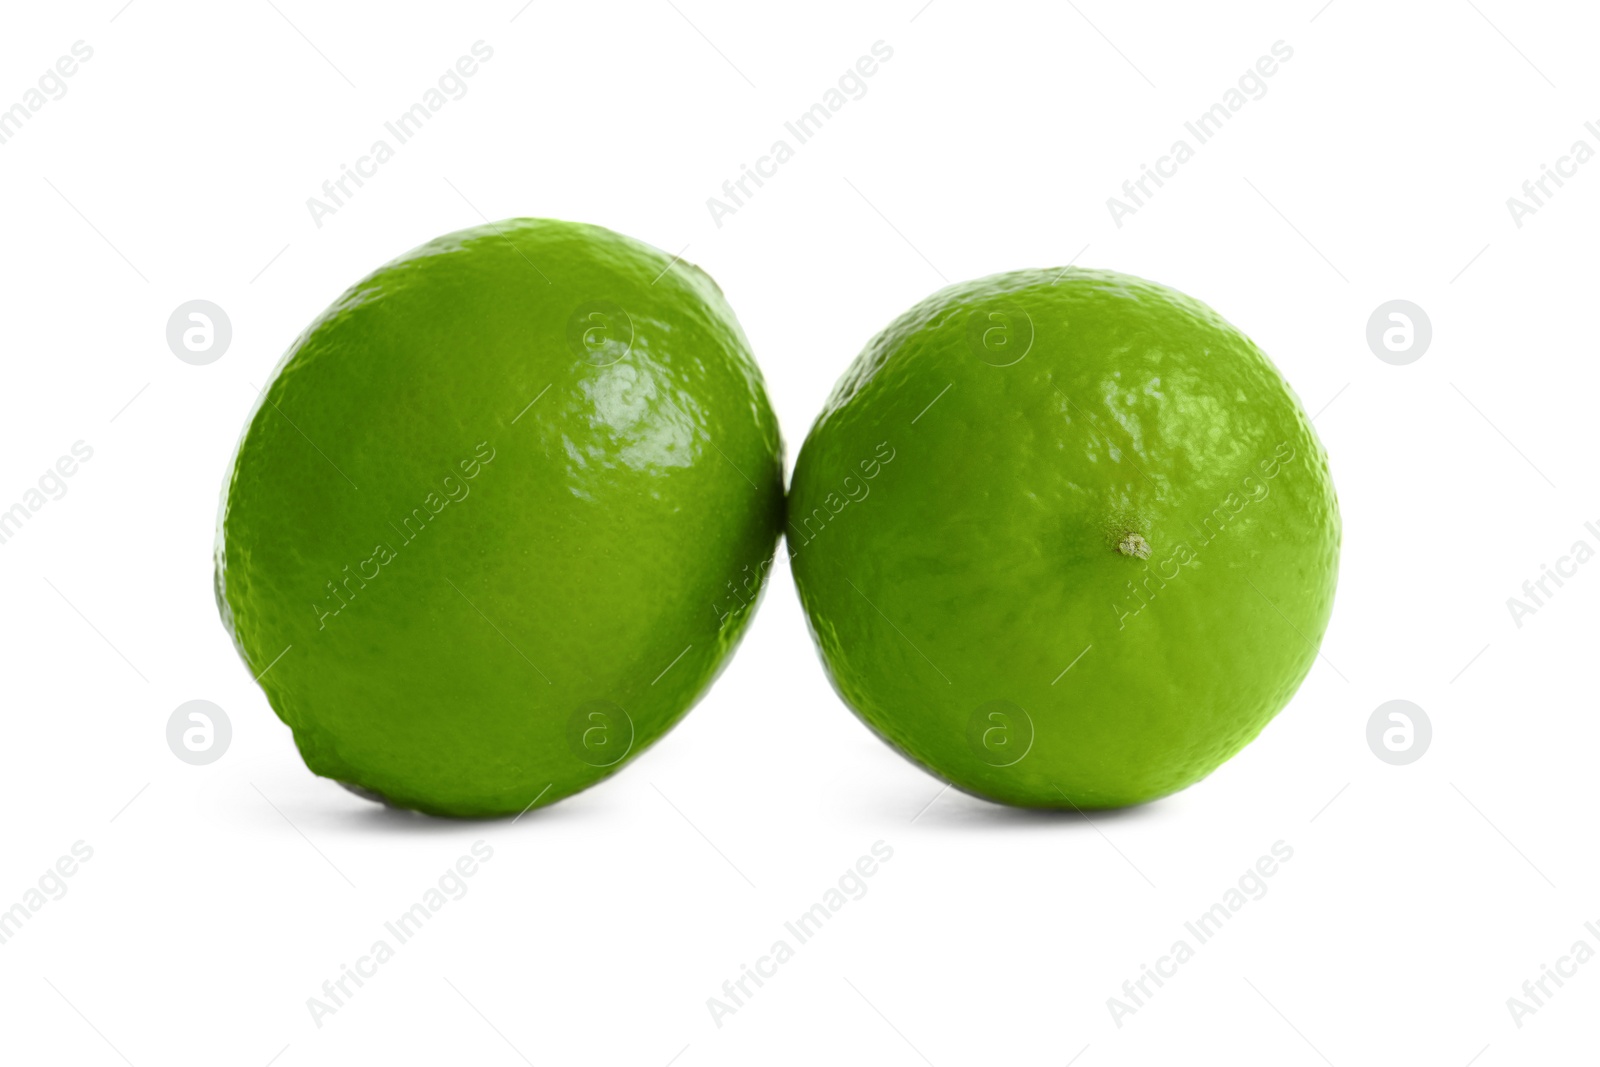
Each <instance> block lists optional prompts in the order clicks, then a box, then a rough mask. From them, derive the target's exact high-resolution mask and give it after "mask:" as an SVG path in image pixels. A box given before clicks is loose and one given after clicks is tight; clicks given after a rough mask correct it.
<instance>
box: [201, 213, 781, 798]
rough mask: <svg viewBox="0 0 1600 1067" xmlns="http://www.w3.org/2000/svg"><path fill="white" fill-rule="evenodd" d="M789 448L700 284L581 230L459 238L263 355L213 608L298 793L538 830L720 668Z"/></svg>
mask: <svg viewBox="0 0 1600 1067" xmlns="http://www.w3.org/2000/svg"><path fill="white" fill-rule="evenodd" d="M782 451H783V446H782V442H781V440H780V438H779V434H778V427H777V422H776V420H775V418H774V416H773V413H772V410H771V407H770V406H769V404H768V401H767V397H766V393H765V389H764V386H763V384H762V379H761V374H760V371H759V370H758V369H757V368H756V365H755V363H754V361H753V360H752V358H751V355H750V351H749V345H748V343H747V342H746V340H745V337H744V334H743V332H742V331H741V330H740V328H739V324H738V322H737V321H736V320H735V318H734V315H733V312H732V310H730V309H729V307H728V305H727V303H726V301H725V300H724V299H723V296H722V292H721V290H719V289H718V288H717V286H716V285H715V283H713V282H712V281H711V279H710V278H709V277H707V276H706V275H705V274H704V273H702V272H701V271H700V270H698V269H697V268H695V267H692V266H689V265H688V264H685V263H682V262H678V261H675V259H674V258H673V257H669V256H667V255H666V254H664V253H662V252H660V251H658V250H657V249H654V248H651V247H650V246H648V245H645V244H642V243H640V242H638V241H635V240H632V239H630V238H627V237H624V236H621V235H620V234H616V233H612V232H610V231H609V230H605V229H601V228H600V227H597V226H586V225H579V224H575V223H568V222H556V221H550V220H545V219H516V220H512V221H508V222H503V223H498V224H490V225H487V226H483V227H480V228H477V229H471V230H463V231H461V232H460V233H453V234H449V235H447V236H444V237H440V238H438V239H437V240H435V241H432V242H430V243H428V244H426V245H424V246H422V247H421V248H418V249H416V250H414V251H412V252H409V253H407V254H406V255H404V256H401V257H400V258H399V259H397V260H395V261H394V262H392V263H390V264H388V265H387V266H384V267H382V268H380V269H378V270H377V271H376V272H374V273H373V274H371V275H369V276H368V277H367V278H365V279H364V280H362V281H360V282H358V283H357V284H356V285H355V286H353V287H352V288H351V289H349V290H348V291H347V292H346V293H345V294H344V295H343V296H341V297H340V298H339V299H338V300H337V301H335V302H334V304H333V306H332V307H330V308H329V309H328V310H327V311H325V312H324V313H323V314H322V316H321V317H320V318H318V319H317V320H316V321H315V322H314V323H312V324H311V326H310V327H309V328H308V329H307V330H306V331H305V332H304V333H303V334H302V335H301V336H300V337H299V338H298V339H297V340H296V341H295V343H294V344H293V346H292V347H291V348H290V350H289V352H288V354H287V355H286V356H285V357H284V359H283V362H282V363H281V364H280V365H279V367H278V370H277V373H276V376H275V377H274V379H273V380H272V382H271V384H270V385H269V386H268V388H267V389H266V391H265V392H264V393H263V395H262V396H261V398H260V401H259V402H258V404H257V406H256V409H255V411H254V412H253V413H252V414H251V416H250V420H249V423H248V425H247V426H246V428H245V431H244V436H243V438H242V439H241V440H240V442H239V449H238V454H237V456H236V457H235V459H234V462H233V467H232V472H231V474H230V475H229V477H228V481H227V486H226V489H225V494H224V500H223V507H222V514H221V518H220V520H219V531H218V539H217V549H216V588H217V603H218V607H219V608H220V610H221V612H222V617H223V622H224V623H225V625H226V626H227V627H228V629H229V630H230V631H231V632H232V634H233V637H234V641H235V643H236V644H237V645H238V648H239V651H240V653H241V654H242V655H243V657H244V659H245V662H246V663H247V664H248V666H249V667H250V670H251V672H252V673H253V674H254V675H256V676H257V678H258V680H259V682H260V684H261V687H262V688H263V689H264V690H265V691H266V695H267V698H268V700H269V701H270V702H271V704H272V707H273V709H274V710H275V711H276V712H277V713H278V715H279V717H280V718H282V719H283V721H284V722H285V723H287V724H288V725H289V726H290V727H291V729H292V730H293V732H294V738H295V742H296V744H297V745H298V746H299V749H300V753H301V755H302V756H303V757H304V758H305V761H306V764H307V765H308V766H309V767H310V768H311V770H313V771H314V772H316V773H317V774H320V775H325V776H327V777H330V778H334V779H337V780H339V781H340V782H343V783H346V784H348V785H350V786H351V787H352V788H354V789H356V790H357V791H358V792H362V793H365V794H368V795H375V796H376V797H378V798H381V799H383V800H386V801H388V802H390V803H392V804H394V805H397V806H402V807H409V808H416V809H419V810H422V811H426V812H431V813H434V814H441V815H458V816H492V815H503V814H508V813H516V812H520V811H523V810H525V809H527V808H528V807H529V806H532V805H543V804H549V803H551V802H552V801H555V800H559V799H561V798H562V797H565V796H569V795H570V794H572V793H575V792H577V791H579V790H581V789H584V788H586V787H587V786H589V785H592V784H593V783H595V782H597V781H599V780H600V779H602V778H605V777H607V776H608V775H610V774H612V773H614V772H615V771H617V770H618V769H619V768H620V767H622V766H623V765H624V764H625V763H626V762H627V761H628V760H629V759H630V758H632V757H634V756H637V755H638V753H639V752H640V751H642V750H643V749H644V748H645V747H646V746H648V745H650V744H651V743H652V742H654V741H655V740H656V739H657V738H659V737H660V736H661V735H662V734H663V733H665V732H666V731H667V730H668V729H669V728H670V727H671V726H672V725H673V723H675V722H676V721H677V720H678V719H679V718H680V717H681V716H682V715H683V714H684V712H685V711H687V710H688V708H689V707H690V706H691V705H692V704H693V703H694V702H695V700H696V699H698V697H699V696H700V695H701V694H702V693H703V692H704V691H705V690H706V688H707V686H708V685H709V684H710V683H711V681H712V679H713V677H714V676H715V675H716V673H717V671H718V670H719V669H720V668H721V667H722V666H723V664H724V663H725V662H726V661H727V659H728V656H729V654H730V653H731V652H732V650H733V647H734V645H735V644H736V643H737V641H738V639H739V636H740V634H741V633H742V632H743V630H744V627H745V624H746V623H747V622H748V621H749V618H750V616H751V612H752V609H753V606H754V604H755V601H756V597H757V595H758V593H759V592H760V591H761V588H762V584H763V580H764V579H765V576H766V573H767V570H768V568H769V566H770V560H771V556H772V552H773V549H774V547H775V545H776V538H777V535H778V532H779V530H780V527H781V525H782V514H783V487H782Z"/></svg>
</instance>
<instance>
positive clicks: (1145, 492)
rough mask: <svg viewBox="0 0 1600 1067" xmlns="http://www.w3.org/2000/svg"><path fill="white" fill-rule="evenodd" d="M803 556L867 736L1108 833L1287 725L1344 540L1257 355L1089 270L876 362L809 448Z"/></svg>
mask: <svg viewBox="0 0 1600 1067" xmlns="http://www.w3.org/2000/svg"><path fill="white" fill-rule="evenodd" d="M786 535H787V537H788V540H789V545H790V548H789V551H790V555H791V560H792V563H791V565H792V569H793V571H794V575H795V581H796V583H797V585H798V587H799V590H800V596H801V601H802V603H803V604H804V607H805V610H806V614H807V618H808V620H809V622H810V625H811V630H812V634H813V637H814V638H815V641H816V644H817V647H818V650H819V651H820V653H821V655H822V659H823V663H824V665H825V667H826V669H827V671H828V674H829V677H830V678H831V680H832V682H833V684H834V686H835V688H836V689H837V690H838V691H839V694H840V695H841V697H843V699H844V700H845V702H846V703H847V704H848V705H849V706H850V707H851V708H852V709H853V710H854V711H855V712H856V714H857V715H858V716H860V718H861V719H862V720H863V721H864V722H866V724H867V725H868V726H870V727H871V728H872V729H873V730H874V731H876V732H877V733H878V734H879V735H880V736H881V737H882V738H883V739H884V740H886V741H887V742H888V743H889V744H891V745H892V746H893V747H895V748H896V749H898V750H899V751H900V752H901V753H902V754H904V755H906V756H907V757H909V758H910V759H912V760H913V761H915V762H916V763H918V764H919V765H921V766H922V767H924V768H925V769H927V770H928V771H930V772H932V773H933V774H935V775H937V776H939V777H941V778H943V779H944V780H946V781H948V782H951V783H953V784H954V785H956V786H958V787H960V788H961V789H964V790H967V791H969V792H971V793H974V794H977V795H979V796H983V797H987V798H989V799H992V800H995V801H999V802H1002V803H1007V804H1013V805H1019V806H1025V807H1041V808H1082V809H1090V808H1110V807H1119V806H1124V805H1130V804H1138V803H1141V802H1144V801H1148V800H1152V799H1154V798H1156V797H1160V796H1164V795H1167V794H1169V793H1172V792H1174V791H1176V790H1179V789H1182V788H1184V787H1185V786H1188V785H1190V784H1192V783H1194V782H1196V781H1199V780H1200V779H1201V778H1204V777H1205V776H1206V775H1207V774H1209V773H1211V772H1212V771H1213V770H1215V769H1216V768H1217V767H1219V766H1220V765H1221V764H1222V763H1223V762H1224V761H1226V760H1227V759H1229V758H1230V757H1231V756H1233V755H1234V754H1235V753H1237V752H1238V751H1239V750H1240V749H1241V748H1243V747H1244V746H1245V745H1246V744H1247V743H1248V742H1249V741H1250V740H1251V739H1252V738H1254V737H1255V736H1256V735H1257V734H1258V733H1259V732H1260V731H1261V729H1262V728H1263V727H1264V726H1265V725H1266V724H1267V723H1268V722H1269V721H1270V720H1271V719H1272V717H1273V716H1274V715H1276V714H1277V713H1278V711H1279V710H1280V709H1281V708H1282V707H1283V706H1284V705H1285V704H1286V703H1288V701H1289V699H1290V697H1291V696H1293V694H1294V692H1295V690H1296V689H1297V688H1298V687H1299V685H1300V682H1301V681H1302V679H1304V678H1305V676H1306V673H1307V672H1308V671H1309V670H1310V668H1311V666H1312V664H1313V663H1314V661H1315V659H1316V656H1317V647H1318V644H1319V643H1320V641H1321V639H1322V634H1323V631H1324V629H1325V628H1326V626H1327V623H1328V618H1329V615H1330V613H1331V611H1332V606H1333V596H1334V587H1335V584H1336V580H1337V574H1338V558H1339V541H1340V523H1339V511H1338V503H1337V500H1336V497H1335V494H1334V488H1333V480H1332V477H1331V475H1330V473H1329V469H1328V461H1327V456H1326V455H1325V453H1324V452H1323V449H1322V446H1321V444H1320V443H1319V442H1318V440H1317V437H1316V434H1315V433H1314V432H1313V430H1312V427H1311V422H1310V420H1309V419H1308V418H1307V417H1306V415H1305V412H1304V410H1303V409H1302V408H1301V406H1300V403H1299V401H1298V400H1297V399H1296V398H1295V396H1294V394H1293V393H1292V392H1291V391H1290V389H1289V387H1288V385H1287V384H1286V383H1285V382H1284V380H1283V378H1282V376H1281V375H1280V374H1279V373H1278V371H1277V370H1276V369H1275V368H1274V367H1273V365H1272V363H1271V362H1270V361H1269V360H1268V359H1267V357H1266V356H1265V355H1264V354H1263V353H1262V352H1261V350H1260V349H1258V348H1257V347H1256V346H1255V345H1254V344H1253V343H1252V342H1251V341H1250V340H1249V338H1247V337H1246V336H1244V335H1243V334H1242V333H1240V332H1239V331H1238V330H1236V329H1235V328H1234V327H1232V326H1231V325H1229V324H1228V323H1227V322H1226V321H1224V320H1223V319H1222V318H1221V317H1220V316H1219V315H1218V314H1217V313H1216V312H1214V311H1212V310H1211V309H1210V308H1208V307H1206V306H1205V305H1204V304H1201V303H1200V302H1199V301H1196V300H1193V299H1191V298H1189V297H1187V296H1184V295H1183V294H1181V293H1178V292H1176V291H1174V290H1172V289H1168V288H1166V287H1164V286H1160V285H1157V284H1154V283H1152V282H1147V281H1143V280H1141V279H1138V278H1133V277H1129V276H1126V275H1121V274H1115V273H1112V272H1109V271H1098V270H1081V269H1067V270H1026V271H1017V272H1014V273H1010V274H1001V275H996V276H993V277H990V278H985V279H981V280H979V281H973V282H966V283H963V284H959V285H954V286H951V287H949V288H947V289H944V290H942V291H940V292H938V293H935V294H934V295H933V296H931V297H929V298H928V299H926V300H924V301H923V302H921V303H920V304H918V305H916V306H915V307H913V308H912V309H911V310H909V311H907V312H906V313H905V314H903V315H901V316H900V317H899V318H898V319H896V320H895V321H894V322H892V323H891V324H890V325H889V326H888V327H887V328H885V329H884V330H883V332H882V333H880V334H879V335H878V336H877V337H875V338H874V339H873V340H872V341H871V342H870V343H869V344H868V345H867V347H866V349H865V351H863V352H862V354H861V356H860V357H859V358H858V359H857V360H856V362H855V363H854V365H853V366H851V368H850V369H849V370H848V371H847V372H846V374H845V376H844V377H843V378H842V379H841V380H840V382H839V384H838V386H837V387H836V389H835V391H834V393H833V395H832V397H831V398H830V399H829V401H828V403H827V406H826V407H825V409H824V410H823V412H822V414H821V415H820V416H819V417H818V419H817V421H816V424H815V425H814V426H813V427H812V430H811V433H810V435H809V436H808V437H807V439H806V442H805V444H804V446H803V447H802V449H801V451H800V455H799V457H798V459H797V461H796V465H795V471H794V478H793V483H792V485H791V488H790V498H789V513H788V522H787V530H786Z"/></svg>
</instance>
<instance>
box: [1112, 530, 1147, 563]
mask: <svg viewBox="0 0 1600 1067" xmlns="http://www.w3.org/2000/svg"><path fill="white" fill-rule="evenodd" d="M1117 551H1118V552H1121V553H1122V554H1123V555H1124V556H1133V557H1135V558H1136V559H1149V558H1150V542H1149V541H1146V540H1145V539H1144V538H1143V537H1140V536H1139V535H1138V534H1136V533H1130V534H1128V535H1127V536H1126V537H1124V538H1123V539H1122V540H1121V541H1119V542H1118V543H1117Z"/></svg>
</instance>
